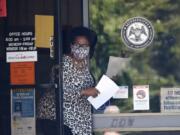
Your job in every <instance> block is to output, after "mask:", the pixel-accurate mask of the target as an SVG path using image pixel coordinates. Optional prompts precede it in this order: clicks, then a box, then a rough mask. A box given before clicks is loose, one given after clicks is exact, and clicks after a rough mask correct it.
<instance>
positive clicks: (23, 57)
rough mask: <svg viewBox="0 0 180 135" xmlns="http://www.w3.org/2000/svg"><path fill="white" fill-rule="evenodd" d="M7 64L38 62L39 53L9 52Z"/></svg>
mask: <svg viewBox="0 0 180 135" xmlns="http://www.w3.org/2000/svg"><path fill="white" fill-rule="evenodd" d="M6 60H7V62H30V61H37V51H25V52H7V53H6Z"/></svg>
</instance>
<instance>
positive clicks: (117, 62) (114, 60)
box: [106, 56, 130, 78]
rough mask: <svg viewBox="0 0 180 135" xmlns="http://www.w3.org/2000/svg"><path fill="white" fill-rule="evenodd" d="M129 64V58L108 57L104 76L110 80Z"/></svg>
mask: <svg viewBox="0 0 180 135" xmlns="http://www.w3.org/2000/svg"><path fill="white" fill-rule="evenodd" d="M129 62H130V58H121V57H114V56H110V57H109V62H108V68H107V72H106V75H107V76H108V77H110V78H112V77H113V76H117V75H121V74H122V72H123V70H125V69H127V67H128V64H129Z"/></svg>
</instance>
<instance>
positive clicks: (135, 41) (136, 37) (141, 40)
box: [121, 17, 154, 50]
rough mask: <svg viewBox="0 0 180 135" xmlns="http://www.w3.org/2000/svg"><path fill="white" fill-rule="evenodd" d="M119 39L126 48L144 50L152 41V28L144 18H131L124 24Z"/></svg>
mask: <svg viewBox="0 0 180 135" xmlns="http://www.w3.org/2000/svg"><path fill="white" fill-rule="evenodd" d="M121 37H122V40H123V42H124V44H125V45H126V46H127V47H129V48H131V49H135V50H140V49H144V48H146V47H148V46H150V45H151V43H152V41H153V38H154V28H153V25H152V24H151V22H150V21H149V20H147V19H146V18H143V17H133V18H130V19H128V20H127V21H126V22H125V23H124V25H123V27H122V29H121Z"/></svg>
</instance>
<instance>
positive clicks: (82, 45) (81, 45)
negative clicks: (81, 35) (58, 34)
mask: <svg viewBox="0 0 180 135" xmlns="http://www.w3.org/2000/svg"><path fill="white" fill-rule="evenodd" d="M72 45H76V46H79V47H89V46H90V45H89V44H79V43H72Z"/></svg>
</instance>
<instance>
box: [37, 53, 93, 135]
mask: <svg viewBox="0 0 180 135" xmlns="http://www.w3.org/2000/svg"><path fill="white" fill-rule="evenodd" d="M93 86H94V79H93V77H92V75H91V74H90V72H89V68H88V66H86V67H85V68H82V69H78V68H77V67H76V66H74V64H73V60H72V58H71V57H69V56H67V55H65V56H64V57H63V90H64V97H63V98H64V103H63V107H64V124H65V125H67V126H68V127H69V128H71V129H72V133H73V135H75V134H76V135H91V134H92V117H91V104H90V103H89V102H88V101H87V97H85V96H80V92H81V90H84V89H87V88H89V87H93ZM49 94H50V93H49ZM51 95H52V94H51ZM53 95H54V94H53ZM47 96H48V94H47ZM49 97H51V96H49ZM54 99H55V98H54V97H53V98H51V99H48V97H45V96H44V97H43V98H42V99H41V100H40V102H39V104H38V106H39V107H38V116H37V117H38V118H41V119H47V118H48V119H55V109H54V106H55V105H53V103H52V102H53V100H54ZM46 100H51V101H46ZM48 102H49V103H48ZM48 104H49V105H48ZM49 106H50V107H49ZM45 108H47V109H45ZM47 110H48V111H47ZM46 115H47V116H46Z"/></svg>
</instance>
